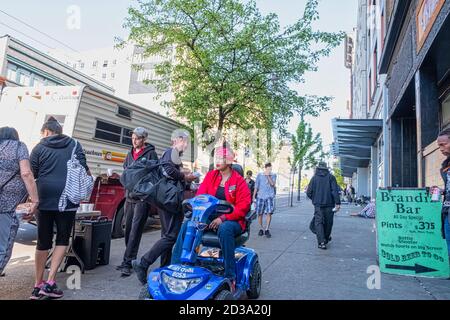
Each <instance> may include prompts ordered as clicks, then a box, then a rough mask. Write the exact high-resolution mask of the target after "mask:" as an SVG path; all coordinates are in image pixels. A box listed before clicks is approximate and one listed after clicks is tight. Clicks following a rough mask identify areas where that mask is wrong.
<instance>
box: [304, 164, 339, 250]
mask: <svg viewBox="0 0 450 320" xmlns="http://www.w3.org/2000/svg"><path fill="white" fill-rule="evenodd" d="M339 191H340V188H339V186H338V184H337V181H336V178H335V177H334V176H333V175H332V174H331V173H330V171H329V170H328V167H327V164H326V163H325V162H320V163H319V165H318V166H317V168H316V173H315V174H314V176H313V178H312V179H311V181H310V183H309V185H308V189H307V191H306V195H307V196H308V198H309V199H311V200H312V203H313V205H314V230H315V233H316V236H317V242H318V244H319V245H318V246H319V249H324V250H325V249H326V248H327V244H328V242H330V241H331V230H332V228H333V218H334V212H333V208H334V207H335V206H336V212H337V211H339V210H340V208H341V199H340V196H339Z"/></svg>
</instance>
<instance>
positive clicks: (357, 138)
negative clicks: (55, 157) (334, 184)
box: [332, 119, 383, 177]
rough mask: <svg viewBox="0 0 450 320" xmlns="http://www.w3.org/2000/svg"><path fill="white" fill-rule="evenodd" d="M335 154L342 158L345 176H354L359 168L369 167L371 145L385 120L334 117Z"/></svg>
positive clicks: (341, 162)
mask: <svg viewBox="0 0 450 320" xmlns="http://www.w3.org/2000/svg"><path fill="white" fill-rule="evenodd" d="M332 125H333V135H334V143H333V146H332V152H333V155H334V156H336V157H338V158H340V167H341V170H342V175H343V176H344V177H352V176H353V173H354V172H356V170H357V168H367V167H368V166H369V162H370V156H371V147H372V146H373V145H374V144H375V142H376V140H377V139H378V137H379V136H380V133H381V131H382V129H383V120H373V119H368V120H366V119H333V120H332Z"/></svg>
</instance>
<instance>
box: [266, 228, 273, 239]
mask: <svg viewBox="0 0 450 320" xmlns="http://www.w3.org/2000/svg"><path fill="white" fill-rule="evenodd" d="M265 234H266V237H267V238H271V237H272V235H271V234H270V231H269V230H266V233H265Z"/></svg>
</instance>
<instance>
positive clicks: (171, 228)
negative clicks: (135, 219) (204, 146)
mask: <svg viewBox="0 0 450 320" xmlns="http://www.w3.org/2000/svg"><path fill="white" fill-rule="evenodd" d="M188 142H189V133H187V132H186V131H185V130H175V132H174V133H173V134H172V148H169V149H167V150H166V151H165V152H164V154H163V156H162V157H161V160H160V161H161V163H162V166H161V169H162V171H163V174H164V175H165V176H166V177H168V178H170V179H173V180H175V181H181V182H183V185H184V184H185V183H190V182H193V181H194V180H196V179H197V176H195V175H193V174H192V173H187V172H183V170H182V168H183V163H182V161H181V157H182V155H183V152H184V151H186V149H187V147H188ZM158 214H159V218H160V219H161V239H159V240H158V241H157V242H156V243H155V244H154V245H153V247H152V248H151V249H150V250H149V251H147V252H146V253H145V254H144V255H143V256H142V257H141V258H140V259H139V260H137V259H136V260H133V261H132V266H133V270H134V271H135V273H136V276H137V277H138V279H142V277H145V276H146V275H147V271H148V269H149V267H150V266H151V265H152V264H153V263H154V262H155V261H156V259H158V257H161V267H164V266H167V265H169V264H170V260H171V259H172V248H173V246H174V244H175V242H176V240H177V237H178V233H179V232H180V229H181V225H182V223H183V219H184V215H183V213H182V212H179V213H178V214H173V213H170V212H167V211H165V210H163V209H158Z"/></svg>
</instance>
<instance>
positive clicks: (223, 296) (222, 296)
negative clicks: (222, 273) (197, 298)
mask: <svg viewBox="0 0 450 320" xmlns="http://www.w3.org/2000/svg"><path fill="white" fill-rule="evenodd" d="M214 300H235V299H234V296H233V294H232V293H231V292H230V291H228V290H222V291H220V292H219V293H218V294H217V295H216V296H215V297H214Z"/></svg>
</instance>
